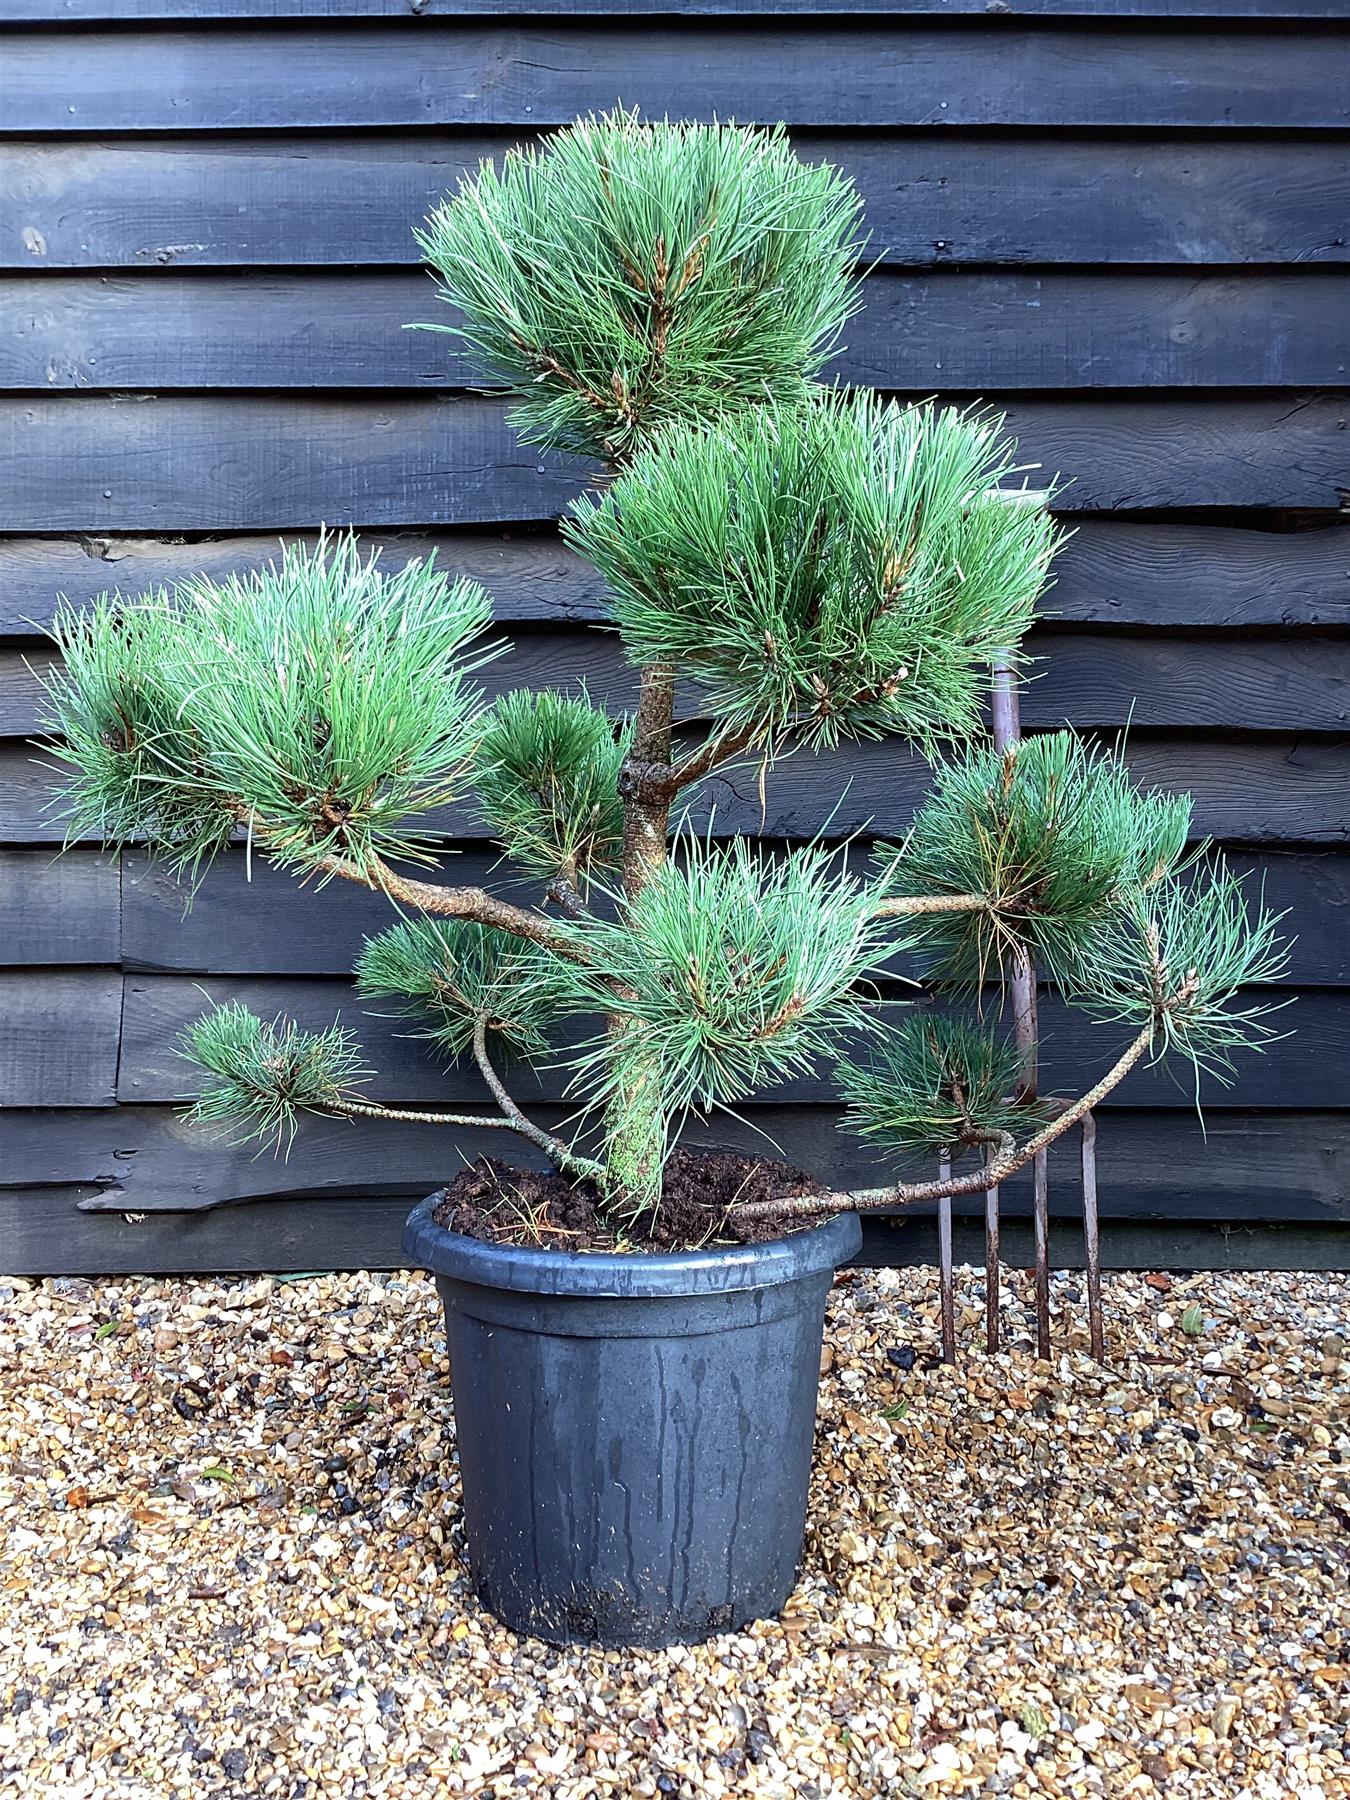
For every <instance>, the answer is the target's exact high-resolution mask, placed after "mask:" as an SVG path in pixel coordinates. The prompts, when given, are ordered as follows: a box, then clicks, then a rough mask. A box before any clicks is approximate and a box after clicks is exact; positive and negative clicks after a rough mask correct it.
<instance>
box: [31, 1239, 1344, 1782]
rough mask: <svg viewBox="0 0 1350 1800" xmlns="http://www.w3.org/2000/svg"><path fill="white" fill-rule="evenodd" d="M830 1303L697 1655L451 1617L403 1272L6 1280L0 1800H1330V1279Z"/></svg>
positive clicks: (1337, 1347)
mask: <svg viewBox="0 0 1350 1800" xmlns="http://www.w3.org/2000/svg"><path fill="white" fill-rule="evenodd" d="M962 1281H963V1286H962V1293H961V1301H962V1304H963V1314H964V1318H963V1361H962V1364H961V1366H960V1368H959V1369H957V1370H951V1369H948V1368H945V1367H941V1366H938V1365H936V1364H935V1362H934V1360H933V1357H932V1352H933V1349H934V1345H935V1342H936V1336H937V1320H936V1291H935V1286H934V1283H933V1279H932V1277H931V1274H930V1273H929V1272H927V1271H912V1272H911V1271H905V1272H903V1273H899V1274H897V1273H895V1272H893V1271H880V1272H875V1273H870V1274H865V1275H862V1274H859V1275H849V1276H846V1277H844V1278H843V1280H842V1281H841V1282H840V1284H839V1286H838V1288H837V1290H836V1293H835V1295H834V1299H833V1302H832V1311H831V1324H830V1329H829V1335H828V1348H827V1351H826V1355H825V1359H824V1372H823V1380H822V1390H821V1425H822V1429H821V1433H820V1437H819V1440H818V1447H817V1466H816V1478H815V1484H814V1490H813V1501H812V1512H811V1520H810V1524H809V1527H808V1538H807V1550H806V1563H805V1569H804V1572H803V1575H802V1579H801V1583H800V1585H799V1588H798V1590H797V1593H796V1594H795V1595H794V1597H793V1599H792V1601H791V1602H790V1604H789V1607H788V1610H787V1612H786V1613H785V1615H784V1616H783V1618H781V1619H779V1620H777V1621H774V1622H771V1623H766V1624H764V1625H761V1626H757V1627H756V1628H755V1629H754V1630H753V1631H751V1632H748V1633H745V1634H743V1635H739V1636H727V1637H722V1638H719V1639H716V1640H714V1641H713V1642H712V1643H711V1644H709V1645H707V1646H704V1647H701V1648H698V1649H692V1650H672V1651H669V1652H663V1653H659V1654H658V1653H641V1654H637V1653H634V1654H621V1653H616V1652H595V1651H589V1650H586V1649H573V1650H568V1651H556V1650H552V1649H550V1648H548V1647H547V1646H545V1645H542V1644H540V1643H538V1642H535V1641H533V1640H523V1639H518V1638H515V1637H513V1636H512V1635H511V1634H510V1633H508V1632H506V1631H504V1630H502V1629H500V1628H499V1627H498V1626H496V1625H495V1624H494V1623H493V1622H492V1620H491V1619H489V1618H487V1617H485V1616H484V1614H483V1613H482V1612H481V1611H480V1610H479V1609H478V1608H477V1607H476V1606H475V1604H474V1601H473V1598H472V1595H471V1592H470V1589H469V1586H468V1583H467V1579H466V1575H465V1570H464V1565H463V1562H462V1560H461V1540H460V1528H459V1521H458V1514H457V1506H456V1481H455V1473H454V1467H453V1463H452V1461H451V1452H452V1449H453V1442H454V1436H453V1419H452V1412H451V1405H450V1398H449V1393H448V1389H447V1385H446V1383H447V1370H446V1367H445V1363H444V1360H443V1355H442V1349H441V1342H440V1337H439V1331H438V1323H437V1317H436V1310H435V1302H434V1293H433V1290H432V1288H431V1286H430V1283H429V1282H428V1281H427V1280H425V1279H424V1278H423V1277H421V1276H419V1275H408V1276H404V1275H400V1276H384V1275H343V1276H323V1277H316V1278H311V1279H294V1278H289V1279H283V1280H280V1281H276V1280H273V1279H271V1278H262V1279H257V1278H253V1279H244V1280H223V1279H222V1280H195V1279H175V1280H160V1281H149V1280H119V1281H100V1282H86V1281H81V1280H70V1279H67V1280H57V1281H48V1282H41V1283H30V1282H25V1281H22V1280H18V1279H15V1280H11V1281H9V1282H8V1283H3V1284H0V1302H3V1313H4V1321H3V1332H2V1334H0V1335H2V1338H3V1341H2V1342H0V1370H2V1371H3V1375H2V1376H0V1379H2V1380H3V1386H4V1393H3V1409H2V1410H0V1480H2V1481H3V1490H2V1493H0V1519H2V1520H3V1527H4V1530H3V1540H2V1547H0V1591H2V1592H3V1607H2V1608H0V1615H2V1622H0V1800H19V1797H20V1796H22V1800H56V1797H57V1796H59V1797H60V1800H92V1797H97V1800H103V1797H104V1796H108V1797H109V1800H112V1797H117V1800H175V1797H177V1796H180V1795H182V1796H186V1795H192V1796H194V1797H195V1800H236V1797H244V1796H247V1797H249V1800H253V1797H254V1796H284V1797H285V1800H338V1797H339V1796H340V1797H341V1800H364V1797H366V1796H379V1797H380V1800H403V1797H407V1800H412V1797H413V1796H417V1800H425V1797H429V1796H440V1795H447V1796H450V1795H461V1794H482V1795H493V1796H497V1795H527V1796H540V1797H541V1800H590V1797H592V1796H594V1797H597V1800H599V1797H604V1800H609V1797H610V1796H643V1797H644V1800H645V1797H647V1796H655V1795H680V1796H684V1797H685V1800H690V1797H701V1796H705V1795H706V1796H718V1795H740V1794H746V1795H768V1796H785V1797H786V1796H802V1797H805V1800H833V1797H839V1796H848V1797H853V1796H890V1795H909V1794H913V1795H925V1796H940V1795H949V1794H1016V1795H1029V1796H1030V1795H1051V1796H1055V1795H1066V1796H1068V1795H1073V1796H1078V1795H1101V1796H1109V1797H1110V1800H1116V1797H1117V1796H1135V1795H1137V1796H1142V1797H1143V1800H1149V1797H1151V1796H1154V1795H1159V1794H1166V1795H1175V1796H1181V1795H1187V1796H1189V1795H1203V1796H1211V1795H1213V1796H1222V1797H1223V1800H1248V1797H1260V1800H1267V1797H1269V1800H1290V1797H1297V1800H1347V1797H1350V1772H1348V1769H1350V1765H1348V1764H1347V1760H1346V1752H1347V1725H1348V1723H1350V1707H1348V1705H1347V1682H1348V1681H1350V1587H1348V1586H1347V1564H1348V1563H1350V1555H1348V1552H1350V1430H1348V1426H1347V1418H1348V1409H1347V1390H1346V1378H1347V1376H1348V1375H1350V1363H1347V1362H1346V1361H1345V1356H1346V1348H1345V1341H1344V1339H1343V1337H1342V1335H1341V1334H1342V1329H1343V1324H1342V1322H1343V1321H1344V1319H1345V1316H1346V1301H1347V1298H1348V1297H1350V1294H1348V1291H1347V1290H1348V1287H1350V1283H1348V1282H1347V1278H1345V1277H1343V1276H1326V1275H1321V1276H1291V1275H1247V1274H1227V1275H1209V1276H1197V1277H1192V1278H1180V1277H1175V1278H1170V1279H1169V1278H1168V1277H1166V1276H1143V1275H1116V1276H1108V1277H1107V1281H1106V1289H1107V1303H1108V1309H1109V1317H1110V1320H1111V1336H1112V1366H1111V1367H1110V1368H1109V1369H1107V1370H1101V1369H1099V1368H1098V1367H1097V1366H1096V1365H1095V1364H1094V1363H1092V1362H1091V1361H1090V1360H1089V1359H1088V1357H1087V1355H1086V1354H1085V1344H1084V1337H1083V1332H1082V1325H1081V1319H1080V1318H1079V1317H1078V1315H1079V1314H1080V1313H1081V1305H1075V1304H1073V1301H1074V1299H1075V1296H1077V1298H1078V1299H1079V1300H1081V1295H1077V1289H1078V1285H1079V1284H1078V1282H1077V1279H1076V1278H1073V1277H1060V1278H1057V1280H1056V1283H1055V1299H1056V1306H1057V1309H1058V1311H1059V1313H1060V1315H1061V1316H1060V1317H1059V1318H1057V1321H1056V1342H1057V1346H1059V1347H1060V1354H1059V1355H1058V1356H1057V1360H1056V1361H1055V1362H1054V1363H1053V1364H1043V1363H1038V1362H1037V1361H1036V1360H1035V1359H1034V1357H1033V1356H1032V1354H1031V1350H1030V1318H1029V1315H1028V1312H1027V1306H1026V1303H1027V1299H1028V1290H1027V1287H1026V1284H1025V1283H1024V1281H1023V1279H1022V1278H1021V1277H1017V1278H1014V1281H1013V1284H1012V1285H1013V1286H1014V1287H1015V1289H1016V1291H1015V1293H1013V1294H1010V1295H1009V1296H1008V1297H1007V1299H1006V1301H1005V1307H1006V1314H1005V1326H1006V1330H1007V1332H1008V1336H1009V1341H1010V1343H1011V1345H1012V1348H1011V1349H1010V1351H1009V1352H1008V1353H1006V1354H1004V1355H1002V1356H1000V1357H998V1358H995V1359H989V1358H987V1357H986V1356H985V1355H984V1354H983V1352H982V1351H981V1350H980V1349H979V1329H978V1328H979V1316H980V1314H981V1312H982V1303H981V1290H980V1288H979V1286H978V1282H977V1279H976V1276H975V1274H974V1273H973V1272H969V1271H967V1272H966V1273H965V1274H964V1276H963V1278H962Z"/></svg>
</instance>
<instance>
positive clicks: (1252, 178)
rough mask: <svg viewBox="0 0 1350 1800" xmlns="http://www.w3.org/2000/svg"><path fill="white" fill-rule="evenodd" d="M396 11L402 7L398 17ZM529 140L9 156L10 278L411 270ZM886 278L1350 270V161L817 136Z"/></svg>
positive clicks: (26, 151) (1321, 156)
mask: <svg viewBox="0 0 1350 1800" xmlns="http://www.w3.org/2000/svg"><path fill="white" fill-rule="evenodd" d="M401 3H402V0H400V4H401ZM535 135H537V134H532V133H529V132H524V133H521V132H510V131H501V130H498V131H491V132H475V133H472V134H465V133H463V132H460V133H455V134H453V135H444V134H438V135H436V136H435V137H388V138H385V137H360V136H353V137H332V136H325V135H321V134H318V133H306V134H305V135H303V136H299V137H286V136H278V135H271V136H262V137H252V138H248V137H242V138H200V137H168V138H163V139H160V140H158V141H155V142H153V143H145V142H143V141H138V140H135V139H130V140H126V141H120V140H116V139H114V140H112V141H111V142H104V143H98V142H90V141H88V140H78V141H75V142H65V141H62V140H61V139H59V138H58V139H51V140H49V141H42V142H28V143H11V144H10V145H9V146H8V147H7V150H6V153H5V170H4V173H3V174H2V175H0V268H11V269H15V270H20V269H21V270H25V271H27V270H33V271H38V270H43V269H89V268H141V269H146V268H150V269H154V268H208V267H211V268H265V267H268V266H273V267H276V266H282V267H286V268H291V267H296V266H300V265H324V264H336V265H341V264H355V263H364V264H395V265H406V266H409V267H411V266H414V265H415V264H416V263H418V261H419V260H420V253H419V251H418V249H417V246H416V245H415V243H414V242H413V237H412V227H413V226H414V225H415V224H417V223H419V222H420V221H421V220H422V218H423V217H424V216H425V215H426V213H427V212H428V211H429V210H430V209H431V208H432V207H433V206H434V205H435V204H436V203H437V201H438V200H439V199H440V198H441V196H442V195H443V194H444V193H446V192H451V191H453V190H454V189H455V188H456V186H457V185H458V183H459V181H460V179H461V177H462V176H463V175H465V174H471V173H472V172H473V171H474V170H475V169H476V168H477V166H478V163H479V162H480V161H481V160H482V159H483V158H484V157H494V158H500V156H501V155H502V154H503V152H504V151H505V150H506V149H507V148H508V147H509V146H510V145H511V144H512V143H514V142H516V141H518V140H519V139H521V138H525V139H529V138H531V137H533V136H535ZM793 143H794V145H795V147H796V149H797V150H798V152H799V154H800V155H802V156H803V157H805V158H806V159H807V160H809V161H813V162H833V163H836V164H837V165H838V166H839V167H840V168H841V169H843V170H844V171H845V173H847V174H848V175H850V176H851V177H852V179H853V180H854V182H855V183H856V184H857V186H858V190H859V192H860V193H861V195H862V198H863V204H864V216H865V218H866V221H867V229H868V231H869V232H870V234H871V244H870V247H869V255H873V256H880V257H881V258H882V260H883V261H884V262H885V263H887V264H894V265H900V264H905V265H911V266H915V265H917V266H919V267H934V266H936V267H945V266H951V265H959V264H962V263H982V264H985V265H991V264H1025V263H1035V264H1056V263H1115V264H1118V265H1122V264H1123V265H1130V264H1136V265H1138V264H1147V263H1176V264H1205V263H1224V264H1237V263H1245V264H1268V263H1298V264H1301V265H1305V264H1308V263H1312V262H1344V261H1346V260H1347V259H1350V231H1347V229H1346V227H1347V218H1346V213H1347V204H1346V193H1347V189H1348V188H1350V149H1346V148H1345V147H1344V146H1342V145H1341V144H1340V143H1339V142H1332V141H1329V140H1322V139H1319V140H1316V141H1314V142H1311V143H1305V142H1300V141H1299V140H1297V139H1285V138H1248V139H1245V140H1244V141H1243V142H1241V143H1229V142H1227V141H1224V140H1222V139H1219V140H1215V139H1212V138H1200V139H1175V138H1173V139H1170V140H1167V141H1162V142H1158V141H1152V140H1149V139H1142V140H1134V141H1130V142H1123V141H1121V140H1119V139H1115V138H1110V137H1088V136H1084V135H1081V134H1075V135H1074V136H1073V137H1071V138H1060V137H1025V136H1019V137H1016V138H1009V139H1005V140H1004V141H1002V142H1001V143H1000V144H999V146H998V153H997V154H996V155H991V154H990V145H989V142H988V140H987V138H984V137H980V136H974V135H962V134H960V133H958V132H950V131H943V132H939V133H933V132H931V131H927V132H900V133H894V134H891V135H887V136H877V135H875V134H873V135H871V136H868V135H862V134H858V135H849V136H847V137H836V136H822V135H820V134H818V133H813V132H810V131H794V132H793Z"/></svg>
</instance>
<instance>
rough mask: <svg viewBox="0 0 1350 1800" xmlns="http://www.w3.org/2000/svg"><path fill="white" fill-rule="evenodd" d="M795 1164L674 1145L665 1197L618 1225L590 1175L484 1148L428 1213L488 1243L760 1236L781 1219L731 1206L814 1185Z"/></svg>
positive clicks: (657, 1246)
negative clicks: (745, 1220) (516, 1162)
mask: <svg viewBox="0 0 1350 1800" xmlns="http://www.w3.org/2000/svg"><path fill="white" fill-rule="evenodd" d="M822 1191H823V1190H822V1188H821V1184H820V1183H819V1182H818V1181H816V1180H814V1179H813V1178H812V1177H811V1176H810V1175H807V1174H805V1173H804V1172H803V1171H802V1170H801V1169H793V1168H790V1167H789V1166H788V1165H787V1164H786V1163H781V1162H773V1161H771V1160H769V1159H768V1158H765V1157H755V1156H740V1155H738V1154H737V1153H736V1152H735V1151H731V1150H702V1151H701V1150H683V1149H676V1150H674V1151H672V1153H671V1155H670V1158H669V1160H668V1161H667V1163H666V1171H665V1177H664V1181H663V1184H662V1190H661V1204H660V1206H659V1207H657V1208H656V1210H655V1211H654V1212H652V1213H649V1214H646V1215H644V1216H643V1217H642V1218H640V1219H638V1220H636V1221H634V1222H633V1224H631V1225H628V1226H623V1227H616V1225H615V1224H614V1222H613V1221H612V1220H610V1219H607V1218H606V1217H605V1215H604V1213H603V1211H602V1209H601V1206H600V1195H599V1192H598V1191H597V1189H596V1187H595V1184H594V1183H593V1182H589V1181H573V1180H569V1179H568V1177H567V1176H565V1175H559V1174H557V1173H556V1172H555V1171H553V1170H542V1169H517V1168H513V1167H511V1165H510V1164H508V1163H503V1162H498V1161H496V1160H495V1159H494V1158H492V1157H483V1158H481V1159H480V1160H479V1161H478V1162H475V1163H471V1164H470V1165H469V1167H468V1168H467V1169H462V1170H461V1171H460V1173H459V1174H458V1175H456V1177H455V1179H454V1180H453V1181H452V1182H451V1183H450V1184H449V1186H448V1187H446V1188H445V1190H444V1192H443V1194H442V1196H441V1199H440V1203H439V1204H438V1205H437V1207H436V1209H435V1212H434V1214H433V1217H434V1218H435V1220H436V1223H437V1224H438V1225H443V1226H444V1227H445V1229H446V1230H447V1231H457V1232H459V1233H460V1234H461V1235H462V1236H464V1237H472V1238H478V1239H480V1240H481V1241H482V1242H484V1243H490V1244H530V1245H533V1246H535V1247H536V1248H538V1249H548V1250H596V1251H623V1250H696V1249H699V1248H700V1247H701V1246H702V1245H704V1244H706V1243H709V1242H722V1243H736V1244H766V1243H769V1242H771V1241H772V1240H773V1239H774V1238H780V1237H782V1236H783V1235H784V1230H785V1228H784V1226H782V1225H779V1224H775V1223H774V1222H773V1221H772V1220H766V1219H757V1220H755V1221H753V1222H752V1223H749V1224H745V1225H738V1223H737V1222H736V1219H735V1216H734V1214H731V1213H730V1209H731V1208H732V1207H733V1206H736V1205H744V1204H746V1203H747V1202H749V1201H752V1200H756V1201H760V1200H790V1199H795V1198H797V1197H798V1196H799V1195H801V1194H819V1193H821V1192H822Z"/></svg>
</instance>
